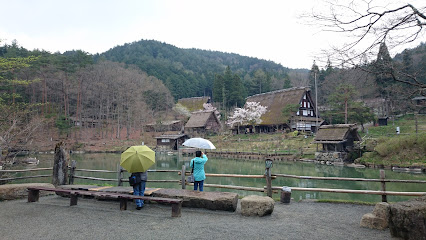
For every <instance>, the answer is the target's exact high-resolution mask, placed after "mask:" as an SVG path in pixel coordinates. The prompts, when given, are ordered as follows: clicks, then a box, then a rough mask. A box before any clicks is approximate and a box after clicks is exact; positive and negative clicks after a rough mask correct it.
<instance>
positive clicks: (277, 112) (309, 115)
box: [246, 87, 323, 132]
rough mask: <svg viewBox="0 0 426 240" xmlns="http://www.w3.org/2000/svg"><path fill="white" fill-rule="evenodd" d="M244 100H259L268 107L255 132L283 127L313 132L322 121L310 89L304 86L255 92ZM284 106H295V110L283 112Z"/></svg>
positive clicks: (271, 130)
mask: <svg viewBox="0 0 426 240" xmlns="http://www.w3.org/2000/svg"><path fill="white" fill-rule="evenodd" d="M246 102H259V103H260V105H262V106H266V107H268V108H267V110H268V111H267V112H266V113H265V114H264V115H263V116H262V117H261V120H262V122H261V123H260V124H258V125H257V126H256V132H275V131H277V130H284V129H290V130H302V131H313V132H315V131H316V129H317V128H318V127H319V126H320V125H321V124H322V123H323V120H322V119H321V118H319V117H318V118H317V113H316V110H315V102H314V101H313V100H312V97H311V91H310V89H309V88H306V87H299V88H289V89H281V90H277V91H272V92H267V93H262V94H257V95H253V96H251V97H248V98H247V100H246ZM286 108H297V111H294V112H289V113H288V114H284V113H283V110H284V109H286Z"/></svg>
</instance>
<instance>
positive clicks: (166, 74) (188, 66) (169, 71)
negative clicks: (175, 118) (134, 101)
mask: <svg viewBox="0 0 426 240" xmlns="http://www.w3.org/2000/svg"><path fill="white" fill-rule="evenodd" d="M102 58H105V59H107V60H110V61H115V62H122V63H126V64H134V65H136V66H138V67H139V68H140V69H141V70H142V71H144V72H147V73H148V74H149V75H152V76H155V77H156V78H158V79H160V80H162V81H163V82H164V83H165V85H166V86H167V87H168V88H169V89H170V91H171V93H172V95H173V96H174V98H175V99H179V98H184V97H194V96H203V95H207V96H211V94H212V87H213V81H214V77H215V75H216V74H223V73H224V71H225V69H226V67H227V66H230V69H231V71H232V72H233V73H236V74H237V75H238V76H240V78H241V79H243V82H244V84H245V86H246V88H247V94H250V93H251V91H253V93H259V92H258V91H257V90H256V88H255V87H250V86H251V85H255V84H256V83H254V79H253V76H254V75H255V72H256V71H258V70H261V71H263V73H264V74H265V76H268V77H269V78H274V79H280V81H279V82H280V83H278V86H275V87H274V86H272V89H262V90H261V91H262V92H264V91H267V90H273V89H274V88H282V87H283V86H282V85H283V82H284V79H288V73H289V71H290V69H288V68H285V67H283V66H282V65H280V64H277V63H274V62H272V61H266V60H261V59H257V58H253V57H245V56H241V55H238V54H233V53H223V52H217V51H208V50H199V49H181V48H177V47H175V46H173V45H170V44H166V43H162V42H159V41H155V40H141V41H138V42H133V43H128V44H124V45H122V46H116V47H114V48H112V49H110V50H108V51H106V52H105V53H102V54H100V55H97V56H95V60H97V59H102ZM276 85H277V84H276ZM279 85H281V86H279Z"/></svg>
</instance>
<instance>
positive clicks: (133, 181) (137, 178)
mask: <svg viewBox="0 0 426 240" xmlns="http://www.w3.org/2000/svg"><path fill="white" fill-rule="evenodd" d="M141 182H142V179H141V174H140V173H132V175H130V177H129V184H130V186H134V185H137V184H139V183H141Z"/></svg>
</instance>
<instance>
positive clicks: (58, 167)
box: [52, 142, 69, 186]
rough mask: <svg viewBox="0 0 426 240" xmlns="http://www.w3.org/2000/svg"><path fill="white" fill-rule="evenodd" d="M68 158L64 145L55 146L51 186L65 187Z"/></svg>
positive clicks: (60, 143) (61, 143)
mask: <svg viewBox="0 0 426 240" xmlns="http://www.w3.org/2000/svg"><path fill="white" fill-rule="evenodd" d="M68 165H69V156H68V154H67V152H66V151H65V144H64V143H63V142H59V143H58V144H56V146H55V156H54V160H53V176H52V184H53V185H54V186H58V185H65V184H67V182H68Z"/></svg>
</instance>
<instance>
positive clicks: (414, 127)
mask: <svg viewBox="0 0 426 240" xmlns="http://www.w3.org/2000/svg"><path fill="white" fill-rule="evenodd" d="M416 123H417V124H416ZM396 127H399V128H400V134H396ZM364 135H365V134H364ZM366 137H368V140H367V141H366V145H365V147H366V149H369V150H370V151H371V152H366V153H364V154H363V156H362V157H361V158H360V159H358V160H357V162H359V163H361V164H375V165H384V166H400V167H418V166H422V167H424V166H426V116H421V115H419V116H414V115H412V114H411V115H405V116H403V117H401V118H398V119H395V120H389V121H388V125H387V126H378V127H370V128H368V134H367V136H366Z"/></svg>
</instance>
